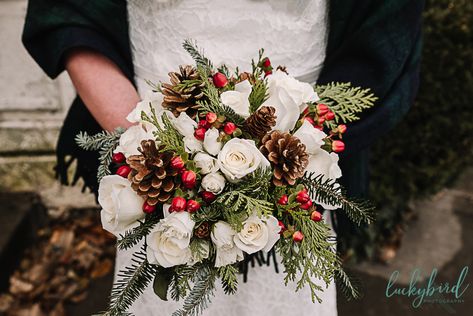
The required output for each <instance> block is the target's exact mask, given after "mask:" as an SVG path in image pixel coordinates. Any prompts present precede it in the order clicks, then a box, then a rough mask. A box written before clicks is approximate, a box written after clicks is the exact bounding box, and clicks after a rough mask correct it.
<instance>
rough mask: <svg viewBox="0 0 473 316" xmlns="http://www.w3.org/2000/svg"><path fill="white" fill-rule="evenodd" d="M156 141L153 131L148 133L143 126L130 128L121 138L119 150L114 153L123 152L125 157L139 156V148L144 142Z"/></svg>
mask: <svg viewBox="0 0 473 316" xmlns="http://www.w3.org/2000/svg"><path fill="white" fill-rule="evenodd" d="M147 139H154V137H153V135H152V133H151V131H150V132H146V131H145V130H144V129H143V126H141V125H133V126H130V127H129V128H128V129H127V130H126V131H125V132H124V133H123V134H122V135H121V136H120V140H119V142H118V146H117V148H115V150H114V151H113V152H115V153H118V152H121V153H123V154H124V155H125V157H127V158H128V157H130V156H131V155H139V154H140V152H139V151H138V148H139V147H140V146H141V141H142V140H147Z"/></svg>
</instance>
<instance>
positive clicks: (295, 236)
mask: <svg viewBox="0 0 473 316" xmlns="http://www.w3.org/2000/svg"><path fill="white" fill-rule="evenodd" d="M303 239H304V234H302V232H301V231H299V230H298V231H296V232H294V234H292V240H294V241H295V242H301V241H302V240H303Z"/></svg>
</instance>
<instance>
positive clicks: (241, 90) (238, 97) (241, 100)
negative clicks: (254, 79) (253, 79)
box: [220, 80, 252, 118]
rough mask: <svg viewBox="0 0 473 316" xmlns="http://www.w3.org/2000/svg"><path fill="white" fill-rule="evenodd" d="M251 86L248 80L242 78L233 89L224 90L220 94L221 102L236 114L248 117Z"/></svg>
mask: <svg viewBox="0 0 473 316" xmlns="http://www.w3.org/2000/svg"><path fill="white" fill-rule="evenodd" d="M251 90H252V87H251V84H250V82H249V81H248V80H244V81H242V82H239V83H237V84H236V85H235V90H234V91H225V92H224V93H222V95H221V96H220V98H221V100H222V103H223V104H225V105H227V106H229V107H231V108H232V109H233V110H234V111H235V112H236V113H237V114H239V115H241V116H243V117H245V118H246V117H248V116H250V101H248V97H249V96H250V93H251Z"/></svg>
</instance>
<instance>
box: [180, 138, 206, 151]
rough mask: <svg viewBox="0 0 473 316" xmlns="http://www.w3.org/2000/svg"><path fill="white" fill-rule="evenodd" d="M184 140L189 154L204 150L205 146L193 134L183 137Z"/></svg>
mask: <svg viewBox="0 0 473 316" xmlns="http://www.w3.org/2000/svg"><path fill="white" fill-rule="evenodd" d="M183 141H184V149H185V151H186V152H187V153H189V154H195V153H197V152H199V151H203V150H204V148H203V147H202V142H201V141H200V140H198V139H197V138H195V137H194V136H193V135H192V136H186V137H184V138H183Z"/></svg>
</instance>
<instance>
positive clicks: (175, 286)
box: [169, 265, 199, 301]
mask: <svg viewBox="0 0 473 316" xmlns="http://www.w3.org/2000/svg"><path fill="white" fill-rule="evenodd" d="M198 267H199V265H192V266H188V265H182V266H177V267H174V273H173V277H172V279H171V283H170V284H169V289H170V290H169V292H170V294H171V298H172V299H173V300H175V301H179V300H180V299H183V298H185V297H186V296H187V292H188V291H189V290H190V289H191V288H190V285H189V283H190V282H191V280H192V278H193V277H194V275H195V273H196V271H197V269H198Z"/></svg>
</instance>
